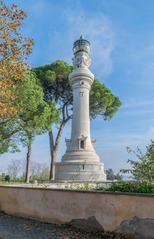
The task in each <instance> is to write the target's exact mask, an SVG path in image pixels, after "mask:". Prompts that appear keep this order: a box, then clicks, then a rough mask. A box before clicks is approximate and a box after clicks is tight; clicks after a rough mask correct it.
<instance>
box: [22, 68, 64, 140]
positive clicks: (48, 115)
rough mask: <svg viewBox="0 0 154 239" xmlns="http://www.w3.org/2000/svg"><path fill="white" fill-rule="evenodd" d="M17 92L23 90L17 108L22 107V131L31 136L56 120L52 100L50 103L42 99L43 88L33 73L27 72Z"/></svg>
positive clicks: (56, 112)
mask: <svg viewBox="0 0 154 239" xmlns="http://www.w3.org/2000/svg"><path fill="white" fill-rule="evenodd" d="M18 92H19V94H21V93H23V92H24V94H23V97H21V99H22V100H21V101H20V102H19V108H21V109H24V110H23V111H22V112H21V113H20V114H19V119H20V127H21V128H22V130H23V133H26V135H31V136H33V135H35V134H42V133H45V132H46V131H48V130H49V129H50V127H51V124H52V123H54V122H55V121H57V120H58V116H59V114H58V111H57V110H56V107H55V102H54V101H51V102H50V104H47V103H46V102H45V101H44V93H43V89H42V87H41V86H40V85H39V83H38V80H37V78H36V77H35V76H34V74H32V73H27V75H26V77H25V79H24V80H23V81H22V82H21V85H20V86H19V87H18Z"/></svg>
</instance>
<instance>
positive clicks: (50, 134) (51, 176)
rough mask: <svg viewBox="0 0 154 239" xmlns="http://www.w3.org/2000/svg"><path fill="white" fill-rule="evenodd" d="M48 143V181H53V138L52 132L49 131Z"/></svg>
mask: <svg viewBox="0 0 154 239" xmlns="http://www.w3.org/2000/svg"><path fill="white" fill-rule="evenodd" d="M49 143H50V158H51V163H50V175H49V180H54V171H55V170H54V161H55V154H54V138H53V132H52V130H51V131H49Z"/></svg>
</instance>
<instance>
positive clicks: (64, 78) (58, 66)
mask: <svg viewBox="0 0 154 239" xmlns="http://www.w3.org/2000/svg"><path fill="white" fill-rule="evenodd" d="M33 71H34V72H35V74H36V76H37V78H38V79H39V80H40V82H41V85H42V87H43V89H44V94H45V100H46V101H47V102H49V101H51V100H55V101H56V103H59V104H60V105H61V103H62V102H67V101H69V102H68V103H70V102H71V103H72V91H71V86H70V82H69V79H68V75H69V74H70V73H71V71H72V66H71V65H69V64H67V63H66V62H64V61H60V60H59V61H55V62H53V63H52V64H50V65H44V66H41V67H38V68H35V69H33Z"/></svg>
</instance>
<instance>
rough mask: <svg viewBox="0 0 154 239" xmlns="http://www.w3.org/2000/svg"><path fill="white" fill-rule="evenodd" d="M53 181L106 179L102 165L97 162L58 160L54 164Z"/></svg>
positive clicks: (94, 180)
mask: <svg viewBox="0 0 154 239" xmlns="http://www.w3.org/2000/svg"><path fill="white" fill-rule="evenodd" d="M55 181H60V182H64V181H68V182H71V181H73V182H102V181H106V174H105V173H104V166H103V164H102V163H98V162H59V163H56V165H55Z"/></svg>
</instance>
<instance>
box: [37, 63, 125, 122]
mask: <svg viewBox="0 0 154 239" xmlns="http://www.w3.org/2000/svg"><path fill="white" fill-rule="evenodd" d="M72 69H73V67H72V66H71V65H69V64H67V63H66V62H64V61H55V62H53V63H52V64H50V65H45V66H41V67H38V68H35V69H34V70H33V71H34V72H35V73H36V76H37V78H38V79H39V80H40V82H41V84H42V87H43V89H44V93H45V100H46V101H50V100H53V99H54V100H55V101H56V103H58V105H59V106H60V107H61V108H62V107H63V106H64V105H65V104H66V105H67V106H68V107H69V106H72V104H73V97H72V88H71V85H70V81H69V77H68V76H69V74H70V72H71V71H72ZM120 106H121V102H120V100H119V98H118V97H117V96H114V95H113V94H112V92H111V91H110V90H109V89H108V88H107V87H106V86H105V85H104V84H102V83H101V82H100V81H98V80H96V79H95V80H94V83H93V85H92V89H91V92H90V115H91V118H92V119H94V118H96V117H97V116H98V115H101V116H102V117H103V118H104V119H105V120H107V119H111V118H112V116H113V115H114V113H115V112H117V110H118V108H119V107H120ZM69 110H72V108H69ZM69 113H71V112H69Z"/></svg>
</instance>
